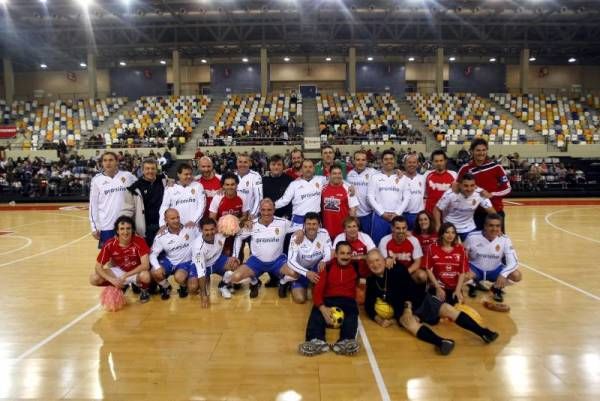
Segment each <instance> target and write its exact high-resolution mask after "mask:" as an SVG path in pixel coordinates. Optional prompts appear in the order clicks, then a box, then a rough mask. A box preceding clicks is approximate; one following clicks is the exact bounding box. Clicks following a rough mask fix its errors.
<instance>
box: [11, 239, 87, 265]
mask: <svg viewBox="0 0 600 401" xmlns="http://www.w3.org/2000/svg"><path fill="white" fill-rule="evenodd" d="M90 235H92V233H87V234H85V235H83V236H81V237H79V238H76V239H74V240H73V241H69V242H67V243H66V244H62V245H60V246H57V247H56V248H52V249H48V250H46V251H43V252H39V253H34V254H33V255H29V256H25V257H22V258H20V259H15V260H11V261H9V262H6V263H1V264H0V267H4V266H9V265H12V264H14V263H17V262H22V261H24V260H28V259H32V258H37V257H38V256H43V255H47V254H49V253H51V252H54V251H58V250H59V249H62V248H66V247H68V246H70V245H73V244H74V243H76V242H79V241H81V240H82V239H84V238H85V237H88V236H90Z"/></svg>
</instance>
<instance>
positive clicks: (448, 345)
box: [439, 338, 454, 355]
mask: <svg viewBox="0 0 600 401" xmlns="http://www.w3.org/2000/svg"><path fill="white" fill-rule="evenodd" d="M453 349H454V340H449V339H447V338H444V339H443V340H442V343H441V344H440V347H439V350H440V354H442V355H448V354H449V353H451V352H452V350H453Z"/></svg>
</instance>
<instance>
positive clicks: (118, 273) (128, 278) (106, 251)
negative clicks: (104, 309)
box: [90, 216, 150, 303]
mask: <svg viewBox="0 0 600 401" xmlns="http://www.w3.org/2000/svg"><path fill="white" fill-rule="evenodd" d="M134 226H135V224H134V222H133V219H132V218H131V217H128V216H120V217H119V218H117V220H116V221H115V232H116V233H117V234H116V236H115V237H113V238H111V239H109V240H108V241H106V243H105V244H104V245H103V246H102V249H101V250H100V253H99V254H98V257H97V258H96V266H95V267H94V272H93V273H92V275H91V276H90V284H91V285H95V286H107V285H113V286H115V287H117V288H126V287H127V286H128V285H129V284H133V285H136V286H138V287H140V288H141V293H140V302H142V303H145V302H148V301H149V300H150V294H149V293H148V290H147V288H148V285H149V284H150V272H149V271H148V269H149V268H150V264H149V256H148V255H149V254H150V248H148V245H146V241H144V239H143V238H142V237H140V236H138V235H135V234H134Z"/></svg>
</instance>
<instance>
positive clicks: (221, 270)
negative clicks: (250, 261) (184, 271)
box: [206, 255, 229, 276]
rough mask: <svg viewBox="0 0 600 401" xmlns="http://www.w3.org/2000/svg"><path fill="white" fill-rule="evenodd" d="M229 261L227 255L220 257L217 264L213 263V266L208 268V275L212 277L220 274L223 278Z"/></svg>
mask: <svg viewBox="0 0 600 401" xmlns="http://www.w3.org/2000/svg"><path fill="white" fill-rule="evenodd" d="M227 259H229V257H228V256H225V255H221V256H219V259H217V260H216V261H215V263H213V265H212V266H209V267H207V268H206V275H207V276H210V275H211V274H218V275H219V276H222V275H224V274H225V263H226V262H227Z"/></svg>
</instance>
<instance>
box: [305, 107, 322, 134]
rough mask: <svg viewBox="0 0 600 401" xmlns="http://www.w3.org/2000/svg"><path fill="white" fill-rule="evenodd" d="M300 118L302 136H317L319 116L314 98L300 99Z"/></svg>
mask: <svg viewBox="0 0 600 401" xmlns="http://www.w3.org/2000/svg"><path fill="white" fill-rule="evenodd" d="M302 114H303V115H302V118H303V126H304V136H307V137H318V136H319V116H318V113H317V101H316V100H315V99H311V98H309V99H307V98H304V99H302Z"/></svg>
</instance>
